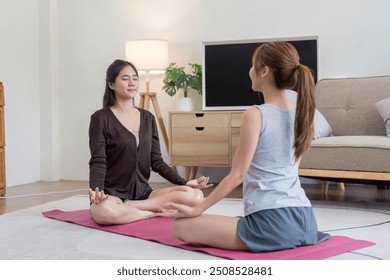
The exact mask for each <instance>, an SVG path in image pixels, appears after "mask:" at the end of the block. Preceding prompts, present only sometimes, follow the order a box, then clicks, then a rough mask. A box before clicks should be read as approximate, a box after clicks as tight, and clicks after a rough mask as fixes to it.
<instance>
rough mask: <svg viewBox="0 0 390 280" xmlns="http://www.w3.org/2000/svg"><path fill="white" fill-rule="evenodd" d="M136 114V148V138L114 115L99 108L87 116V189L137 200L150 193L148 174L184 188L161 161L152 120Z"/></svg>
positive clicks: (157, 138) (148, 115)
mask: <svg viewBox="0 0 390 280" xmlns="http://www.w3.org/2000/svg"><path fill="white" fill-rule="evenodd" d="M138 110H139V111H140V114H141V116H140V120H141V123H140V131H139V145H138V147H137V144H136V138H135V136H134V134H133V133H131V132H130V131H129V130H128V129H127V128H126V127H125V126H124V125H123V124H122V123H121V122H120V121H119V120H118V119H117V117H116V116H115V115H114V113H113V112H112V111H111V109H110V108H103V109H100V110H98V111H96V112H95V113H94V114H93V115H92V116H91V122H90V127H89V147H90V151H91V159H90V161H89V170H90V172H89V185H90V188H91V189H93V190H94V189H95V188H96V187H98V188H99V189H100V190H102V189H103V190H104V192H105V193H106V194H110V195H114V196H117V197H119V198H121V199H132V200H133V199H140V198H141V197H143V196H144V195H145V194H146V193H148V192H150V191H151V187H150V186H149V184H148V180H149V178H150V173H151V170H153V171H154V172H157V173H158V174H160V175H161V176H162V177H163V178H165V179H167V180H168V181H169V182H171V183H173V184H178V185H184V184H185V183H186V181H185V180H184V179H183V178H182V177H180V176H179V175H178V174H177V173H176V172H175V171H174V170H173V169H172V168H171V167H170V166H169V165H168V164H166V163H165V161H164V160H163V158H162V155H161V151H160V141H159V137H158V132H157V126H156V121H155V118H154V116H153V115H152V114H151V113H150V112H148V111H146V110H143V109H138Z"/></svg>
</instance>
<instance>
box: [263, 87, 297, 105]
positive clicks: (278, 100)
mask: <svg viewBox="0 0 390 280" xmlns="http://www.w3.org/2000/svg"><path fill="white" fill-rule="evenodd" d="M263 96H264V103H267V104H271V105H274V106H276V107H279V108H282V109H293V108H295V105H294V104H292V103H291V102H290V101H289V100H288V98H287V95H286V91H285V90H280V89H268V90H265V91H264V92H263Z"/></svg>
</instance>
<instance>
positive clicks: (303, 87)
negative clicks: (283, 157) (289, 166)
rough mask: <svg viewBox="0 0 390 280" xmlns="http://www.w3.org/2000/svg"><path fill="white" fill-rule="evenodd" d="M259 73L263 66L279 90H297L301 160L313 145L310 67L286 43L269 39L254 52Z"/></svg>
mask: <svg viewBox="0 0 390 280" xmlns="http://www.w3.org/2000/svg"><path fill="white" fill-rule="evenodd" d="M253 66H254V68H255V71H256V72H257V73H260V70H261V69H262V68H263V67H264V66H268V67H269V69H270V71H272V73H273V76H274V80H275V84H276V86H277V87H278V88H279V89H294V88H296V89H297V92H298V94H297V104H296V115H295V125H294V131H295V140H294V148H295V159H296V160H298V159H299V158H300V157H301V156H302V155H303V154H304V153H305V152H306V151H307V150H308V149H309V147H310V144H311V141H312V138H313V133H314V123H313V121H314V112H315V107H316V105H315V98H314V86H315V84H314V79H313V76H312V73H311V70H310V69H309V68H308V67H307V66H305V65H302V64H300V63H299V55H298V52H297V50H296V49H295V47H294V46H293V45H291V44H290V43H287V42H270V43H265V44H263V45H261V46H260V47H258V48H257V49H256V51H255V52H254V54H253Z"/></svg>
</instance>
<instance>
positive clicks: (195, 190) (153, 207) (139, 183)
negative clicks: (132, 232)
mask: <svg viewBox="0 0 390 280" xmlns="http://www.w3.org/2000/svg"><path fill="white" fill-rule="evenodd" d="M138 85H139V81H138V72H137V69H136V68H135V66H134V65H133V64H131V63H130V62H128V61H124V60H119V59H118V60H115V61H114V62H113V63H112V64H111V65H110V66H109V67H108V69H107V73H106V86H105V92H104V97H103V108H102V109H100V110H98V111H96V112H95V113H94V114H93V115H92V116H91V122H90V127H89V146H90V151H91V159H90V161H89V166H90V176H89V184H90V190H89V196H90V201H91V215H92V218H93V219H94V220H95V221H96V222H97V223H99V224H123V223H128V222H132V221H136V220H140V219H145V218H148V217H154V216H161V215H164V213H161V207H162V206H164V205H165V204H166V203H167V202H168V201H174V202H177V203H180V204H184V205H188V206H195V205H197V204H199V203H200V202H201V201H202V200H203V192H202V191H201V190H200V188H203V187H207V186H209V185H207V182H208V178H206V177H200V178H198V179H195V180H191V181H189V182H186V180H184V179H183V178H182V177H180V176H179V175H178V174H177V173H176V172H175V171H174V170H173V169H172V168H171V167H170V166H169V165H168V164H166V163H165V162H164V160H163V158H162V155H161V151H160V142H159V137H158V132H157V126H156V121H155V118H154V116H153V115H152V114H151V113H150V112H148V111H147V110H143V109H140V108H137V107H136V106H135V105H134V98H135V96H136V94H137V92H138ZM151 170H153V171H155V172H157V173H158V174H160V175H161V176H162V177H163V178H165V179H166V180H168V181H169V182H171V183H172V184H175V185H178V186H173V187H168V188H164V189H158V190H153V189H152V188H151V187H150V186H149V183H148V180H149V178H150V173H151Z"/></svg>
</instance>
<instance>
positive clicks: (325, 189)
mask: <svg viewBox="0 0 390 280" xmlns="http://www.w3.org/2000/svg"><path fill="white" fill-rule="evenodd" d="M328 189H329V181H323V182H322V194H325V195H326V194H328Z"/></svg>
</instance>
